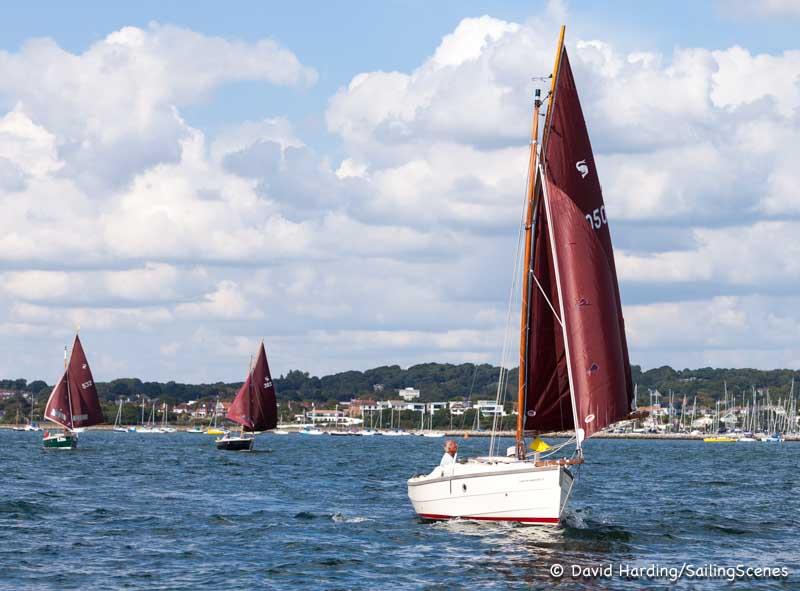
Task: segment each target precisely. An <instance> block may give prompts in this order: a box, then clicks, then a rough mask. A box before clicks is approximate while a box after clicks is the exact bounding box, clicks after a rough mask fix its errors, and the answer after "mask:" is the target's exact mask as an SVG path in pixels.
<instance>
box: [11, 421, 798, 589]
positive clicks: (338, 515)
mask: <svg viewBox="0 0 800 591" xmlns="http://www.w3.org/2000/svg"><path fill="white" fill-rule="evenodd" d="M40 437H41V434H36V433H16V432H10V431H0V588H2V589H15V590H21V589H59V590H63V589H78V588H80V589H198V588H207V589H217V588H235V589H305V588H312V589H442V590H445V589H447V590H449V589H463V588H480V589H540V588H541V589H547V588H558V589H642V588H653V589H661V588H667V587H668V586H669V583H668V581H667V580H666V579H664V578H658V579H647V578H636V579H621V578H619V577H618V576H617V570H616V569H617V568H618V565H619V564H627V565H629V566H648V565H650V564H658V565H662V566H665V567H678V568H679V567H680V566H681V565H682V564H683V563H685V562H688V563H693V564H694V565H703V564H709V563H711V564H716V565H719V566H730V567H735V566H736V565H737V564H743V565H745V566H769V567H786V568H787V569H789V571H790V574H789V576H788V577H787V578H778V579H766V580H753V579H751V580H747V581H737V582H736V583H733V584H730V583H728V582H725V581H724V580H719V579H717V580H709V579H691V580H690V579H687V578H684V579H681V580H680V581H679V582H678V584H677V588H679V589H723V588H724V589H730V588H734V589H753V588H763V589H800V550H798V544H797V534H798V531H799V529H798V525H800V502H799V501H798V492H800V491H798V476H797V467H798V457H799V456H800V444H784V445H782V446H777V445H768V444H749V445H747V444H728V445H724V444H718V445H712V444H703V443H702V442H688V441H619V440H614V441H610V440H607V441H603V440H592V441H590V442H589V443H588V445H587V464H586V465H585V466H584V467H583V469H582V470H581V472H580V476H579V478H578V482H577V485H576V490H575V493H574V496H573V500H572V503H571V505H572V509H571V512H570V515H569V518H568V520H567V526H566V527H563V528H539V527H520V526H513V525H508V524H499V525H495V524H486V523H481V524H475V523H468V522H460V523H459V522H452V523H440V524H424V523H421V522H419V521H418V520H417V519H416V517H415V515H414V512H413V510H412V508H411V506H410V504H409V502H408V499H407V497H406V487H405V479H406V478H407V477H408V476H409V475H411V474H412V473H414V472H415V471H422V470H427V469H429V468H430V467H431V466H432V465H433V463H435V462H436V461H438V459H439V457H440V455H441V444H442V440H441V439H439V440H437V439H427V438H418V437H391V438H389V437H379V436H378V437H368V438H360V437H352V438H351V437H347V438H346V437H339V438H333V437H327V436H323V437H308V436H302V435H291V436H284V437H279V436H274V435H264V436H261V437H259V439H258V441H257V444H256V446H257V448H258V450H259V451H257V452H255V453H250V454H247V453H226V452H218V451H217V450H216V449H215V448H214V442H213V437H210V436H207V435H193V434H183V433H176V434H171V435H137V434H128V433H111V432H88V433H84V434H83V435H82V436H81V441H80V446H81V448H80V449H79V450H77V451H74V452H64V451H44V450H42V449H41V447H40ZM487 444H488V441H487V440H484V439H471V440H468V441H464V442H463V443H461V449H460V452H459V453H460V455H462V456H466V455H473V454H479V453H485V451H486V446H487ZM554 564H561V565H563V566H564V568H565V569H566V571H567V572H566V574H565V575H564V576H562V577H561V578H560V579H556V578H553V577H551V575H550V569H551V567H552V565H554ZM573 564H575V565H582V566H585V567H589V566H606V565H609V564H611V565H612V566H613V568H614V571H613V573H614V574H613V576H612V578H610V579H609V578H585V579H582V578H577V579H576V578H572V577H571V576H570V575H571V565H573Z"/></svg>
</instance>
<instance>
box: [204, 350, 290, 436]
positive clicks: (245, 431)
mask: <svg viewBox="0 0 800 591" xmlns="http://www.w3.org/2000/svg"><path fill="white" fill-rule="evenodd" d="M226 417H227V418H228V419H229V420H231V421H233V422H234V423H238V424H239V425H241V427H242V428H241V430H240V431H239V434H238V435H236V434H234V433H226V434H225V435H224V436H223V437H220V438H219V439H217V440H216V443H217V449H224V450H228V451H251V450H252V449H253V443H254V442H255V434H256V432H257V431H267V430H269V429H274V428H275V427H277V426H278V402H277V399H276V397H275V385H274V384H273V383H272V376H271V375H270V372H269V364H268V363H267V352H266V350H265V349H264V342H263V341H262V342H261V345H260V346H259V348H258V354H257V355H256V359H255V363H251V367H250V373H249V374H248V376H247V379H246V380H245V382H244V384H242V387H241V388H239V392H237V394H236V398H234V399H233V402H232V403H231V405H230V407H229V408H228V413H227V415H226Z"/></svg>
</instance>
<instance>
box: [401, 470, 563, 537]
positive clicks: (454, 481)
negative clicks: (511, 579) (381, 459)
mask: <svg viewBox="0 0 800 591" xmlns="http://www.w3.org/2000/svg"><path fill="white" fill-rule="evenodd" d="M573 479H574V477H573V475H572V472H570V470H569V468H567V467H565V466H558V465H552V466H540V467H536V466H535V465H534V464H533V462H524V461H516V460H513V461H508V460H505V459H504V458H479V459H477V460H470V461H468V462H467V463H465V464H455V465H452V466H446V467H437V468H436V469H435V470H434V471H433V472H431V473H430V474H427V475H424V476H415V477H413V478H410V479H409V480H408V497H409V499H411V504H412V505H413V506H414V510H415V511H416V512H417V514H418V515H419V516H420V517H422V518H424V519H437V520H438V519H454V518H461V519H475V520H479V521H513V522H519V523H531V524H545V525H546V524H558V523H559V521H560V520H561V516H562V513H563V510H564V507H565V506H566V503H567V499H568V498H569V493H570V491H571V490H572V482H573Z"/></svg>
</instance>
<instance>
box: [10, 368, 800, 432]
mask: <svg viewBox="0 0 800 591" xmlns="http://www.w3.org/2000/svg"><path fill="white" fill-rule="evenodd" d="M499 375H500V368H499V367H495V366H492V365H489V364H482V365H474V364H472V363H463V364H460V365H453V364H449V363H423V364H420V365H414V366H411V367H409V368H408V369H403V368H401V367H400V366H398V365H387V366H382V367H376V368H374V369H369V370H366V371H346V372H341V373H336V374H332V375H328V376H323V377H316V376H310V375H309V374H308V372H303V371H298V370H292V371H290V372H288V373H287V374H286V375H282V376H280V377H278V378H276V379H275V380H274V381H275V386H276V388H277V390H278V396H279V399H280V400H281V401H282V402H286V401H306V402H316V403H317V404H327V403H335V402H344V401H347V400H350V399H351V398H371V399H374V400H386V399H392V398H397V390H398V389H401V388H405V387H408V386H411V387H414V388H417V389H418V390H420V392H421V397H420V400H421V401H434V400H463V399H471V400H477V399H493V398H494V397H495V395H496V392H497V380H498V376H499ZM632 375H633V381H634V383H636V384H638V386H639V389H638V392H639V400H638V402H639V404H640V405H646V404H648V403H649V401H650V395H649V392H648V390H658V391H659V392H660V393H661V394H662V397H661V402H662V403H665V402H667V401H668V397H669V395H670V392H671V393H672V395H673V398H674V401H675V403H676V404H680V402H681V401H682V399H683V396H684V395H685V396H686V397H687V401H688V403H689V404H692V402H693V400H694V398H695V396H696V397H697V403H698V405H700V406H713V405H714V403H715V401H716V400H719V399H720V398H722V396H723V392H724V388H725V385H726V384H727V389H728V394H729V396H731V395H735V396H736V397H737V399H741V397H742V396H743V395H747V396H749V393H750V390H751V388H769V389H770V395H771V396H773V397H774V399H776V400H777V399H778V398H780V397H784V398H785V397H786V396H787V395H788V393H789V387H790V384H791V381H792V378H793V377H795V376H796V377H798V378H800V372H795V371H793V370H788V369H778V370H769V371H764V370H757V369H713V368H710V367H706V368H700V369H683V370H675V369H673V368H671V367H669V366H663V367H658V368H654V369H650V370H648V371H644V372H643V371H642V369H641V367H639V366H636V365H635V366H633V367H632ZM240 386H241V382H233V383H223V382H217V383H214V384H181V383H177V382H166V383H164V382H142V381H141V380H139V379H137V378H122V379H117V380H113V381H111V382H98V383H97V390H98V393H99V394H100V397H101V399H102V400H104V401H106V402H107V403H113V402H114V401H116V400H118V399H126V400H132V401H133V400H140V399H141V396H142V395H143V396H144V397H145V398H147V399H150V400H158V401H159V402H161V403H167V404H169V405H175V404H179V403H181V402H188V401H189V400H204V399H213V398H215V397H217V396H220V397H221V398H223V399H230V398H232V397H233V395H234V394H235V393H236V391H237V390H238V389H239V387H240ZM51 388H52V386H49V385H48V384H46V383H45V382H43V381H42V380H35V381H32V382H28V381H26V380H24V379H14V380H11V379H5V380H0V392H4V391H5V392H15V393H19V394H20V395H19V396H6V397H4V398H1V399H0V413H3V414H4V417H3V418H2V419H0V420H3V421H5V422H8V421H9V420H13V419H14V416H15V415H16V411H17V409H18V408H20V410H21V412H22V414H23V415H25V413H26V412H27V411H28V410H29V408H30V407H29V406H28V404H29V403H28V402H27V400H26V399H25V398H24V396H23V394H33V395H34V397H35V399H36V405H37V410H38V412H39V413H41V409H42V407H43V405H44V402H45V400H46V397H47V396H48V395H49V393H50V389H51ZM798 388H800V381H799V383H798ZM516 391H517V370H516V369H512V370H511V371H510V372H509V373H508V381H507V386H506V400H512V399H513V398H515V396H516ZM132 411H133V409H131V411H129V412H132ZM12 415H13V416H12ZM112 418H113V414H112Z"/></svg>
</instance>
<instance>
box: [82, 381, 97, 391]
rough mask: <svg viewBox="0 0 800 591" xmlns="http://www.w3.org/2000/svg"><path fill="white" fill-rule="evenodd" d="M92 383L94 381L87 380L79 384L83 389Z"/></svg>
mask: <svg viewBox="0 0 800 591" xmlns="http://www.w3.org/2000/svg"><path fill="white" fill-rule="evenodd" d="M93 383H94V382H92V380H89V381H88V382H83V383H82V384H81V388H82V389H83V390H85V389H86V388H88V387H89V386H91V385H92V384H93Z"/></svg>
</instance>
